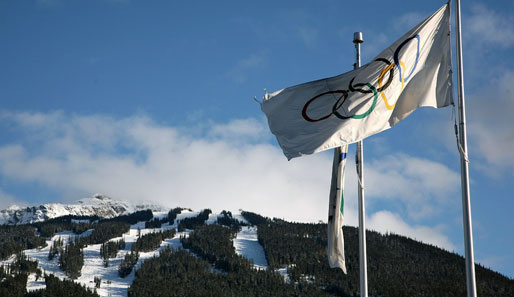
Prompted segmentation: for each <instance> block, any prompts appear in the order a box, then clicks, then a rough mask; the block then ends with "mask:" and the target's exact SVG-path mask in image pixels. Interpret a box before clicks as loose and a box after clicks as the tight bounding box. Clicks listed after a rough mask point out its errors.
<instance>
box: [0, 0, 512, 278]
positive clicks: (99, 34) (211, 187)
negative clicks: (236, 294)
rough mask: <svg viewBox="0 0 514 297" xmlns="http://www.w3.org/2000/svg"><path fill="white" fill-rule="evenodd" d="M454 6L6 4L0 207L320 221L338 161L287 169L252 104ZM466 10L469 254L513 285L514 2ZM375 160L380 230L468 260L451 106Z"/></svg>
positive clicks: (1, 8)
mask: <svg viewBox="0 0 514 297" xmlns="http://www.w3.org/2000/svg"><path fill="white" fill-rule="evenodd" d="M357 4H358V5H357ZM443 4H444V2H442V1H433V0H430V1H421V2H420V1H410V2H409V1H387V2H380V3H378V2H376V1H358V2H355V1H354V2H348V1H329V0H321V1H316V2H312V1H283V2H278V3H277V1H255V2H250V1H223V2H213V1H131V0H125V1H123V0H117V1H115V0H110V1H109V0H96V1H78V0H70V1H64V0H44V1H43V0H41V1H29V0H27V1H6V0H1V1H0V44H1V46H0V126H1V129H0V207H1V208H5V207H8V206H10V205H12V204H21V205H34V204H39V203H48V202H73V201H76V200H78V199H80V198H83V197H89V196H91V195H92V194H94V193H103V194H106V195H109V196H111V197H113V198H115V199H121V200H129V201H135V202H140V201H152V202H156V203H160V204H163V205H166V206H169V207H175V206H183V207H192V208H194V209H201V208H207V207H208V208H211V209H213V210H217V211H219V210H222V209H229V210H237V209H239V208H242V209H246V210H251V211H255V212H258V213H261V214H263V215H267V216H270V217H282V218H285V219H289V220H295V221H319V220H322V221H326V217H327V213H328V190H329V183H330V167H331V157H332V155H331V152H323V153H319V154H315V155H311V156H305V157H302V158H296V159H293V160H292V161H290V162H288V161H287V160H286V158H285V157H284V156H283V155H282V152H281V150H280V149H279V147H278V145H277V142H276V140H275V138H274V137H273V135H272V134H271V133H270V132H269V129H268V127H267V123H266V120H265V117H264V115H263V113H262V112H261V110H260V106H259V105H258V104H257V103H256V102H255V101H254V100H253V97H254V96H257V97H258V98H260V97H261V96H262V95H263V93H264V91H263V89H264V88H267V89H268V90H269V91H275V90H278V89H282V88H284V87H288V86H292V85H295V84H299V83H302V82H307V81H311V80H316V79H320V78H324V77H329V76H333V75H337V74H340V73H343V72H346V71H349V70H351V69H352V65H353V63H354V59H355V54H354V47H353V44H352V37H353V32H355V31H362V32H363V35H364V40H365V42H364V44H363V45H362V61H363V63H367V62H369V60H370V59H372V58H374V57H375V56H376V55H377V54H378V53H379V52H380V51H381V50H383V49H384V48H386V47H388V46H389V45H390V44H391V43H392V42H393V41H395V40H396V39H397V38H399V37H400V36H402V35H403V34H404V33H405V32H407V31H408V30H409V29H410V28H412V27H413V26H415V25H416V24H417V23H418V22H420V21H421V20H422V19H424V18H425V17H427V16H428V15H430V14H431V13H433V12H434V11H435V10H437V9H438V8H439V7H440V6H442V5H443ZM462 5H463V7H462V13H463V14H462V22H463V39H464V70H465V87H466V100H467V102H466V103H467V116H468V141H469V154H470V160H471V163H470V175H471V203H472V205H471V206H472V215H473V232H474V247H475V255H476V260H477V261H478V262H480V263H482V264H483V265H485V266H487V267H491V268H493V269H494V270H497V271H499V272H501V273H503V274H505V275H507V276H509V277H511V278H512V277H514V255H513V254H512V251H513V250H514V231H513V230H514V228H513V227H514V223H513V221H512V212H513V210H514V199H512V198H514V195H513V194H512V191H511V190H510V186H511V184H512V181H513V178H514V174H513V173H514V157H513V156H512V154H511V148H512V147H514V130H513V127H514V117H513V116H512V114H511V113H512V111H514V93H513V91H512V90H511V86H512V85H514V58H513V57H514V17H512V15H513V12H514V3H513V2H511V1H493V2H491V1H489V2H486V1H469V2H468V1H465V2H464V3H463V4H462ZM452 18H453V16H452ZM454 41H455V40H454V39H452V42H453V43H454ZM453 53H454V54H455V51H453ZM454 69H455V65H454ZM364 148H365V149H364V160H365V184H366V198H367V199H366V203H367V204H366V206H367V216H368V226H369V228H371V229H374V230H379V231H381V232H388V231H389V232H396V233H400V234H404V235H407V236H410V237H413V238H416V239H419V240H422V241H425V242H429V243H433V244H436V245H438V246H441V247H443V248H446V249H448V250H450V251H455V252H457V253H460V254H463V232H462V210H461V194H460V167H459V155H458V151H457V147H456V141H455V136H454V134H453V118H452V108H451V107H448V108H443V109H438V110H436V109H432V108H422V109H418V110H417V111H416V112H414V113H413V114H412V115H411V116H410V117H409V118H407V119H406V120H404V121H402V122H400V123H399V124H398V125H396V126H395V127H394V128H393V129H390V130H387V131H385V132H383V133H380V134H377V135H374V136H372V137H369V138H368V139H366V140H365V141H364ZM350 151H351V152H350V155H352V156H353V155H354V152H355V148H354V146H353V145H352V146H351V148H350ZM348 166H349V168H350V170H348V173H347V174H348V175H347V180H346V188H347V190H346V191H347V194H346V197H347V198H346V213H345V214H346V218H345V219H346V223H347V224H349V225H354V226H355V225H357V217H356V207H357V198H356V188H357V181H356V176H355V171H354V170H353V168H354V163H353V157H352V158H350V160H349V163H348Z"/></svg>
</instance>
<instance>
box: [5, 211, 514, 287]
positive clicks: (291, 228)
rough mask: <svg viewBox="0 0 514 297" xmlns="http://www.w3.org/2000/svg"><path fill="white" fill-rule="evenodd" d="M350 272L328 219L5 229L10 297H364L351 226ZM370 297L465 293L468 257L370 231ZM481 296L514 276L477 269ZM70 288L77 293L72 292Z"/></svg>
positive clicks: (187, 215) (175, 217)
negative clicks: (332, 249) (339, 261)
mask: <svg viewBox="0 0 514 297" xmlns="http://www.w3.org/2000/svg"><path fill="white" fill-rule="evenodd" d="M344 233H345V249H346V257H347V268H348V274H347V275H345V274H343V273H342V272H341V271H340V270H338V269H330V268H329V267H328V263H327V258H326V245H327V235H326V224H304V223H291V222H286V221H283V220H279V219H270V218H266V217H262V216H260V215H258V214H255V213H251V212H244V211H243V212H241V213H234V214H232V213H230V212H225V211H224V212H222V213H219V214H213V213H212V212H211V211H210V210H208V209H206V210H203V211H200V212H194V211H191V210H188V209H182V208H175V209H172V210H169V211H167V212H157V211H151V210H139V211H136V212H133V213H130V214H128V213H126V214H125V215H121V216H115V217H111V218H100V217H99V216H97V215H95V216H71V215H67V216H62V217H57V218H53V219H47V220H45V221H39V222H34V223H31V224H18V225H3V226H0V256H1V257H2V260H3V261H2V262H0V267H1V268H0V297H2V296H56V297H59V296H131V297H136V296H358V294H359V292H358V290H359V271H358V266H359V263H358V233H357V229H356V228H353V227H344ZM367 240H368V241H367V244H368V278H369V296H465V290H466V288H465V275H464V273H465V272H464V271H465V270H464V259H463V258H462V257H461V256H459V255H456V254H453V253H450V252H447V251H444V250H442V249H440V248H437V247H435V246H430V245H426V244H423V243H420V242H417V241H414V240H412V239H409V238H406V237H403V236H398V235H394V234H387V235H382V234H379V233H376V232H371V231H368V233H367ZM476 271H477V286H478V294H479V296H514V280H511V279H509V278H507V277H505V276H503V275H501V274H499V273H496V272H494V271H491V270H489V269H486V268H484V267H481V266H479V265H477V266H476ZM70 294H71V295H70Z"/></svg>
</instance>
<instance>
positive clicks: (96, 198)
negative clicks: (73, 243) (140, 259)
mask: <svg viewBox="0 0 514 297" xmlns="http://www.w3.org/2000/svg"><path fill="white" fill-rule="evenodd" d="M143 209H150V210H152V211H164V210H165V208H164V207H163V206H159V205H152V204H131V203H128V202H124V201H121V200H116V199H113V198H111V197H109V196H106V195H103V194H94V195H93V196H92V197H88V198H82V199H79V200H78V201H77V202H76V203H71V204H64V203H46V204H41V205H38V206H30V207H21V206H18V205H12V206H10V207H8V208H6V209H2V210H0V225H16V224H31V223H36V222H42V221H45V220H48V219H53V218H57V217H62V216H66V215H72V216H98V217H100V218H113V217H116V216H120V215H125V214H129V213H132V212H135V211H137V210H143Z"/></svg>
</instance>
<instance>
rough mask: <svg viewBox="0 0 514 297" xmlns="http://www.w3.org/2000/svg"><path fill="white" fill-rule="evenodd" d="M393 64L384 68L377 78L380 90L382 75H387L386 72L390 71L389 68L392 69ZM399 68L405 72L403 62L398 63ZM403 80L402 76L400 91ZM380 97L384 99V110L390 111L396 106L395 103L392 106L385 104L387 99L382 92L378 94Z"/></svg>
mask: <svg viewBox="0 0 514 297" xmlns="http://www.w3.org/2000/svg"><path fill="white" fill-rule="evenodd" d="M393 66H394V64H390V65H389V66H387V67H386V68H384V70H382V73H380V75H379V76H378V87H379V88H381V87H382V79H383V78H384V75H385V74H386V73H387V71H389V70H390V69H391V67H393ZM400 66H401V67H402V70H403V71H404V72H405V64H404V63H403V62H400ZM404 82H405V80H404V78H403V76H402V90H403V84H404ZM380 96H382V99H384V103H385V105H386V108H387V109H388V110H391V109H393V108H394V107H395V105H396V102H395V103H394V104H393V105H389V102H387V97H386V95H385V94H384V92H383V91H382V92H380Z"/></svg>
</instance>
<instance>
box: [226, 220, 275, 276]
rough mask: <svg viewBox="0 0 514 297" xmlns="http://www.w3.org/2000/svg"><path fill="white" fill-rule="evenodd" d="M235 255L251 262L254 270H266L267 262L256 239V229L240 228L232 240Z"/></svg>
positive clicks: (253, 227) (251, 227) (252, 227)
mask: <svg viewBox="0 0 514 297" xmlns="http://www.w3.org/2000/svg"><path fill="white" fill-rule="evenodd" d="M234 247H235V248H236V253H237V254H238V255H241V256H243V257H245V258H247V259H250V260H253V267H254V268H256V269H267V268H268V262H267V261H266V255H265V254H264V249H263V248H262V246H261V244H260V243H259V240H258V238H257V227H256V226H250V227H242V228H241V231H240V232H238V233H237V236H236V238H235V239H234Z"/></svg>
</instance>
